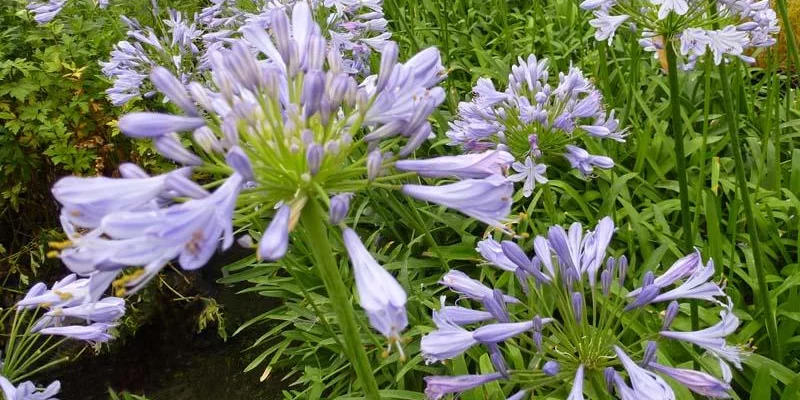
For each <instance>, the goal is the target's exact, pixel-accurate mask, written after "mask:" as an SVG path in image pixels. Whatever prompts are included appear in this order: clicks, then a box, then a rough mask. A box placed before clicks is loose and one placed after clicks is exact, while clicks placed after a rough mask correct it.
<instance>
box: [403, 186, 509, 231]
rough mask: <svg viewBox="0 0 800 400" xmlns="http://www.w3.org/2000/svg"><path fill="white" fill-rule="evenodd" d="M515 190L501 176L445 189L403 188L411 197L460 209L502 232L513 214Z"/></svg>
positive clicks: (427, 187) (431, 187)
mask: <svg viewBox="0 0 800 400" xmlns="http://www.w3.org/2000/svg"><path fill="white" fill-rule="evenodd" d="M513 190H514V188H513V185H512V184H511V182H509V181H508V180H506V179H505V178H503V177H502V176H500V175H492V176H490V177H488V178H485V179H466V180H463V181H459V182H456V183H450V184H447V185H441V186H425V185H403V193H404V194H406V195H408V196H411V197H414V198H416V199H419V200H425V201H430V202H432V203H436V204H440V205H443V206H445V207H449V208H453V209H456V210H458V211H460V212H462V213H464V214H466V215H468V216H470V217H472V218H475V219H476V220H478V221H481V222H484V223H486V224H488V225H492V226H495V227H497V228H500V229H506V228H505V226H504V225H503V224H502V221H503V219H504V218H505V217H507V216H508V214H509V213H510V212H511V196H512V194H513V193H512V191H513Z"/></svg>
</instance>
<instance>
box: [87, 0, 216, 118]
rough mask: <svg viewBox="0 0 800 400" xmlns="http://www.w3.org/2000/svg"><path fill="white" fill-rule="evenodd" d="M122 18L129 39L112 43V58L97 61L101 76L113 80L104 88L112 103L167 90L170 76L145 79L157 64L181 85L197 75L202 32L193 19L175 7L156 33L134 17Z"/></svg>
mask: <svg viewBox="0 0 800 400" xmlns="http://www.w3.org/2000/svg"><path fill="white" fill-rule="evenodd" d="M122 21H123V22H124V23H125V24H126V25H127V26H128V40H123V41H120V42H119V43H117V44H116V45H114V49H113V50H112V51H111V59H110V60H108V61H106V62H101V63H100V65H101V66H102V72H103V75H105V76H106V77H108V78H109V79H111V80H112V81H113V86H112V87H111V88H109V89H108V90H106V95H107V96H108V99H109V101H111V104H113V105H115V106H121V105H123V104H125V103H127V102H129V101H130V100H132V99H135V98H137V97H140V96H144V97H152V96H154V95H155V94H156V93H157V92H158V91H163V92H164V94H165V95H166V94H167V93H169V91H168V90H166V88H165V86H166V85H167V84H168V82H165V80H166V79H169V78H170V77H169V76H168V77H165V78H164V79H161V80H159V79H153V80H152V81H149V80H148V75H149V74H150V71H151V70H152V69H153V68H155V67H157V66H161V67H162V68H166V69H167V70H168V71H169V72H170V73H171V75H174V76H175V77H171V79H170V80H172V81H174V82H177V83H179V84H182V85H185V84H187V83H189V82H190V81H191V80H192V79H195V78H197V73H198V72H199V71H200V65H199V60H200V56H201V55H202V52H203V44H202V34H203V31H202V29H201V28H200V27H198V26H197V22H196V21H194V20H193V19H187V18H186V17H185V16H184V15H183V14H181V13H180V12H178V11H175V10H170V11H169V18H168V19H164V20H163V21H162V22H163V24H161V25H160V26H161V27H162V28H159V29H160V30H159V31H158V32H157V31H156V30H154V29H153V28H151V27H145V26H142V25H141V24H140V23H139V21H137V20H136V19H132V18H125V17H123V19H122ZM176 77H177V78H176ZM169 83H172V82H169ZM173 90H174V89H173ZM180 90H185V89H183V88H182V87H181V88H180Z"/></svg>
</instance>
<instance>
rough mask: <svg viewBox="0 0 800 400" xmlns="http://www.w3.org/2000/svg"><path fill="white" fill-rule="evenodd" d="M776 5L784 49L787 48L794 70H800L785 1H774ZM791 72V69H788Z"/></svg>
mask: <svg viewBox="0 0 800 400" xmlns="http://www.w3.org/2000/svg"><path fill="white" fill-rule="evenodd" d="M775 2H776V3H778V12H779V13H780V15H781V22H782V24H781V30H782V31H783V32H782V33H783V34H784V35H786V47H788V48H789V58H790V59H791V61H792V66H794V68H800V59H798V58H800V57H798V54H797V43H796V42H795V41H794V32H793V31H792V21H791V20H790V19H789V10H788V9H787V7H786V0H776V1H775ZM788 69H789V70H790V71H791V68H788Z"/></svg>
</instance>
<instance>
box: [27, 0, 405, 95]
mask: <svg viewBox="0 0 800 400" xmlns="http://www.w3.org/2000/svg"><path fill="white" fill-rule="evenodd" d="M64 1H65V0H60V2H59V1H51V3H50V4H49V5H48V4H46V5H44V6H37V7H36V8H34V9H35V10H39V9H41V10H43V13H42V14H41V15H42V16H48V15H50V14H48V13H47V12H46V11H47V10H49V9H50V8H52V7H54V6H55V5H58V4H62V3H63V2H64ZM297 3H305V4H307V5H310V6H311V7H312V11H313V13H312V17H314V18H316V19H317V22H318V23H319V26H320V31H319V32H318V33H319V34H321V35H322V36H323V37H325V38H326V39H327V44H329V45H330V46H331V47H333V48H335V49H336V50H338V53H339V54H340V58H341V68H342V69H343V71H344V72H346V73H348V74H360V75H369V73H370V70H369V65H370V57H371V55H372V54H374V53H375V52H379V53H380V52H382V51H383V49H384V48H385V47H386V45H387V43H389V38H390V37H391V34H390V33H389V32H387V31H386V27H387V21H386V19H385V18H383V8H382V1H371V2H363V1H360V0H325V1H323V0H313V1H308V0H302V1H300V0H290V1H286V0H256V1H254V4H253V5H254V9H255V10H256V11H255V12H249V11H245V10H243V9H241V8H239V7H237V5H236V1H234V0H213V1H212V4H211V5H210V6H208V7H206V8H204V9H203V10H201V12H200V13H199V14H195V15H193V16H191V17H189V16H183V15H181V13H180V12H177V11H174V10H170V11H169V19H165V20H164V21H163V24H160V25H159V28H158V29H154V28H151V27H143V26H142V25H141V24H140V23H139V22H138V21H136V20H135V19H131V18H124V17H123V21H124V22H125V23H126V24H127V25H128V29H129V30H128V40H124V41H121V42H119V43H118V44H117V45H116V46H115V47H114V50H113V51H112V52H111V59H110V60H109V61H107V62H104V63H101V64H102V66H103V74H105V75H106V76H107V77H108V78H110V79H111V80H112V81H113V82H114V86H113V87H111V88H110V89H108V90H107V91H106V93H107V95H108V97H109V100H110V101H111V103H112V104H114V105H117V106H120V105H123V104H125V103H127V102H129V101H131V100H133V99H135V98H138V97H140V96H144V97H151V96H153V95H155V94H157V93H158V92H161V93H163V94H164V95H165V97H167V98H169V99H170V100H172V101H173V102H174V99H172V98H171V96H170V95H169V93H168V92H167V91H166V90H164V88H163V85H164V84H165V83H167V82H165V81H163V80H162V81H156V80H154V79H152V78H151V79H150V80H149V81H148V79H147V78H148V75H149V74H150V71H151V70H152V69H153V68H155V67H156V66H161V67H164V68H166V69H167V70H168V71H169V72H171V73H172V74H173V75H174V76H175V77H177V79H174V78H173V79H172V82H170V83H179V84H182V85H184V86H185V85H186V84H188V83H189V82H191V81H193V80H196V79H199V78H200V74H202V73H203V72H205V71H208V70H209V69H210V68H211V65H210V56H211V55H212V54H213V53H214V52H216V51H219V50H223V49H224V48H225V47H227V46H229V45H230V44H231V43H233V42H235V41H236V40H237V39H238V38H239V37H240V36H241V34H242V32H243V30H244V28H245V27H247V26H257V27H259V28H261V29H266V28H268V27H269V26H270V24H271V23H272V13H273V12H275V11H287V12H291V10H292V7H293V6H294V5H295V4H297ZM34 4H38V3H34ZM62 5H63V4H62ZM31 7H33V5H31ZM37 18H38V17H37ZM287 57H288V54H287ZM165 61H166V63H165ZM159 83H162V85H159ZM181 108H183V107H181Z"/></svg>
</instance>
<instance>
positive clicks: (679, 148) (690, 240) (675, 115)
mask: <svg viewBox="0 0 800 400" xmlns="http://www.w3.org/2000/svg"><path fill="white" fill-rule="evenodd" d="M665 42H666V43H665V52H666V53H667V75H668V79H669V106H670V109H671V111H672V119H671V121H670V127H671V129H672V136H673V138H674V140H675V162H676V166H677V168H678V197H679V198H680V202H681V224H682V226H683V247H682V249H681V250H683V252H684V253H688V252H691V251H692V249H693V248H694V236H693V235H692V216H691V211H690V205H689V185H688V183H687V181H686V178H687V177H686V152H685V150H684V147H683V120H682V119H681V104H680V84H679V83H678V63H677V57H676V54H675V46H674V44H673V43H674V42H673V40H671V39H668V40H666V41H665ZM690 311H691V312H690V316H691V320H692V328H693V329H697V327H698V324H699V321H698V315H697V304H696V303H692V304H691V306H690Z"/></svg>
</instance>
